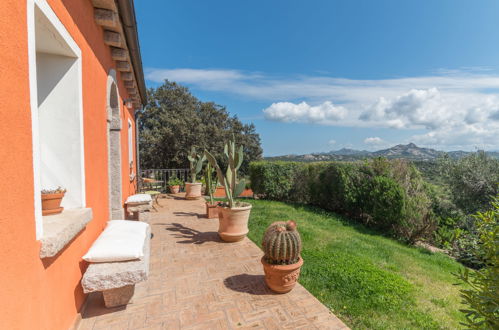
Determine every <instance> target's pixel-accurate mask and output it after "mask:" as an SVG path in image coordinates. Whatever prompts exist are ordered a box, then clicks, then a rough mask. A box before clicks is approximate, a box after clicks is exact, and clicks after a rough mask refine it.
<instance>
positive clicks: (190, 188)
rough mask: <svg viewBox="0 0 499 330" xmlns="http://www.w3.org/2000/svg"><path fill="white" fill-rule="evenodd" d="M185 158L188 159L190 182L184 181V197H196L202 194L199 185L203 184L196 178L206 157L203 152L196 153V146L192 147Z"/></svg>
mask: <svg viewBox="0 0 499 330" xmlns="http://www.w3.org/2000/svg"><path fill="white" fill-rule="evenodd" d="M187 159H189V165H190V174H191V182H186V184H185V198H186V199H198V198H200V197H201V196H202V195H201V187H202V186H203V184H202V183H201V182H196V180H197V176H198V174H199V172H201V169H202V168H203V163H204V161H205V160H206V157H205V155H204V154H199V155H198V154H197V153H196V148H195V147H192V148H191V152H190V154H189V155H188V156H187Z"/></svg>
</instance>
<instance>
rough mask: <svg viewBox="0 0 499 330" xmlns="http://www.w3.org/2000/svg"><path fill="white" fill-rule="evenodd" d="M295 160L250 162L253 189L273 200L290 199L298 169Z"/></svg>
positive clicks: (256, 192) (298, 164)
mask: <svg viewBox="0 0 499 330" xmlns="http://www.w3.org/2000/svg"><path fill="white" fill-rule="evenodd" d="M300 165H301V164H300V163H294V162H264V161H261V162H253V163H251V164H250V169H249V171H250V181H251V189H253V192H254V193H255V194H258V195H261V196H262V197H264V198H266V199H271V200H281V201H288V200H290V198H291V196H290V192H291V190H292V188H293V183H294V181H295V176H296V173H297V169H298V168H299V167H300Z"/></svg>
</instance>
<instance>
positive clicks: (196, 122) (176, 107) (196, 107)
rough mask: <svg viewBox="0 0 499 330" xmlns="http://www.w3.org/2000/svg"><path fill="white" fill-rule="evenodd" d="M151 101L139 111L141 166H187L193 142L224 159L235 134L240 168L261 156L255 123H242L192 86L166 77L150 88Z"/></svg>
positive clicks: (218, 158) (149, 96) (245, 167)
mask: <svg viewBox="0 0 499 330" xmlns="http://www.w3.org/2000/svg"><path fill="white" fill-rule="evenodd" d="M148 100H149V104H148V105H147V107H146V108H145V109H144V110H143V111H142V113H141V114H140V115H139V132H140V133H139V144H140V149H139V150H140V166H141V168H142V169H152V168H187V167H188V160H187V154H188V152H189V150H190V148H191V147H192V146H195V147H197V148H198V150H203V149H207V150H209V151H210V152H211V153H212V154H214V155H215V157H216V158H217V160H219V161H222V160H223V157H222V153H223V147H224V144H225V142H226V141H227V140H228V139H230V138H232V135H234V137H235V139H236V141H237V143H238V144H240V145H242V146H243V148H244V149H243V150H244V153H245V155H244V162H243V164H242V166H241V172H242V173H243V174H245V173H247V171H248V165H249V162H251V161H254V160H259V159H261V157H262V148H261V146H260V136H259V135H258V133H256V129H255V126H254V125H253V124H243V123H242V122H241V121H240V120H239V119H238V118H237V116H230V115H229V113H228V112H227V109H226V108H225V107H223V106H220V105H217V104H215V103H213V102H202V101H200V100H198V99H197V98H196V97H195V96H193V95H192V94H191V93H190V92H189V89H188V88H186V87H184V86H181V85H179V84H177V83H175V82H170V81H168V80H165V82H164V84H163V85H161V86H159V87H158V88H150V89H149V90H148Z"/></svg>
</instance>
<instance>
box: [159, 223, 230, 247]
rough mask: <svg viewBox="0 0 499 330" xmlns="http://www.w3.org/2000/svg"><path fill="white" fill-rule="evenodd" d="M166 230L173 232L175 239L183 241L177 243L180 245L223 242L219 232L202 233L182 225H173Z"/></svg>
mask: <svg viewBox="0 0 499 330" xmlns="http://www.w3.org/2000/svg"><path fill="white" fill-rule="evenodd" d="M168 226H169V227H167V228H165V229H166V230H168V231H171V232H173V237H175V238H179V239H183V240H179V241H177V243H179V244H203V243H206V242H219V243H222V240H221V239H220V237H219V236H218V233H217V232H214V231H209V232H200V231H199V230H196V229H192V228H189V227H186V226H184V225H182V224H180V223H172V224H169V225H168Z"/></svg>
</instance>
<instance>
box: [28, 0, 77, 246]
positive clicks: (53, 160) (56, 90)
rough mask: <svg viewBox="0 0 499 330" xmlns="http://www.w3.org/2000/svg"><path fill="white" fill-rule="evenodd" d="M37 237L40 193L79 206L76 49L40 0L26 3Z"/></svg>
mask: <svg viewBox="0 0 499 330" xmlns="http://www.w3.org/2000/svg"><path fill="white" fill-rule="evenodd" d="M28 31H29V36H28V38H29V61H30V94H31V113H32V121H33V122H32V131H33V167H34V176H35V178H34V179H35V180H34V181H35V217H36V222H37V238H40V237H41V236H43V229H41V228H42V226H41V224H40V223H41V205H40V203H39V202H38V201H39V200H40V190H41V189H46V188H53V187H58V186H61V187H64V188H66V189H67V192H66V195H65V197H64V199H63V201H62V206H63V207H64V208H65V209H71V208H81V207H84V206H85V173H84V158H83V153H84V149H83V110H82V90H81V88H82V87H81V86H82V83H81V51H80V49H79V48H78V46H77V45H76V43H75V42H74V40H73V39H72V38H71V36H70V35H69V33H68V32H67V31H66V29H65V28H64V26H63V25H62V23H61V22H60V21H59V19H58V18H57V16H56V15H55V13H54V12H53V11H52V9H51V8H50V6H49V5H48V4H47V3H46V1H44V0H34V1H29V2H28Z"/></svg>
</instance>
